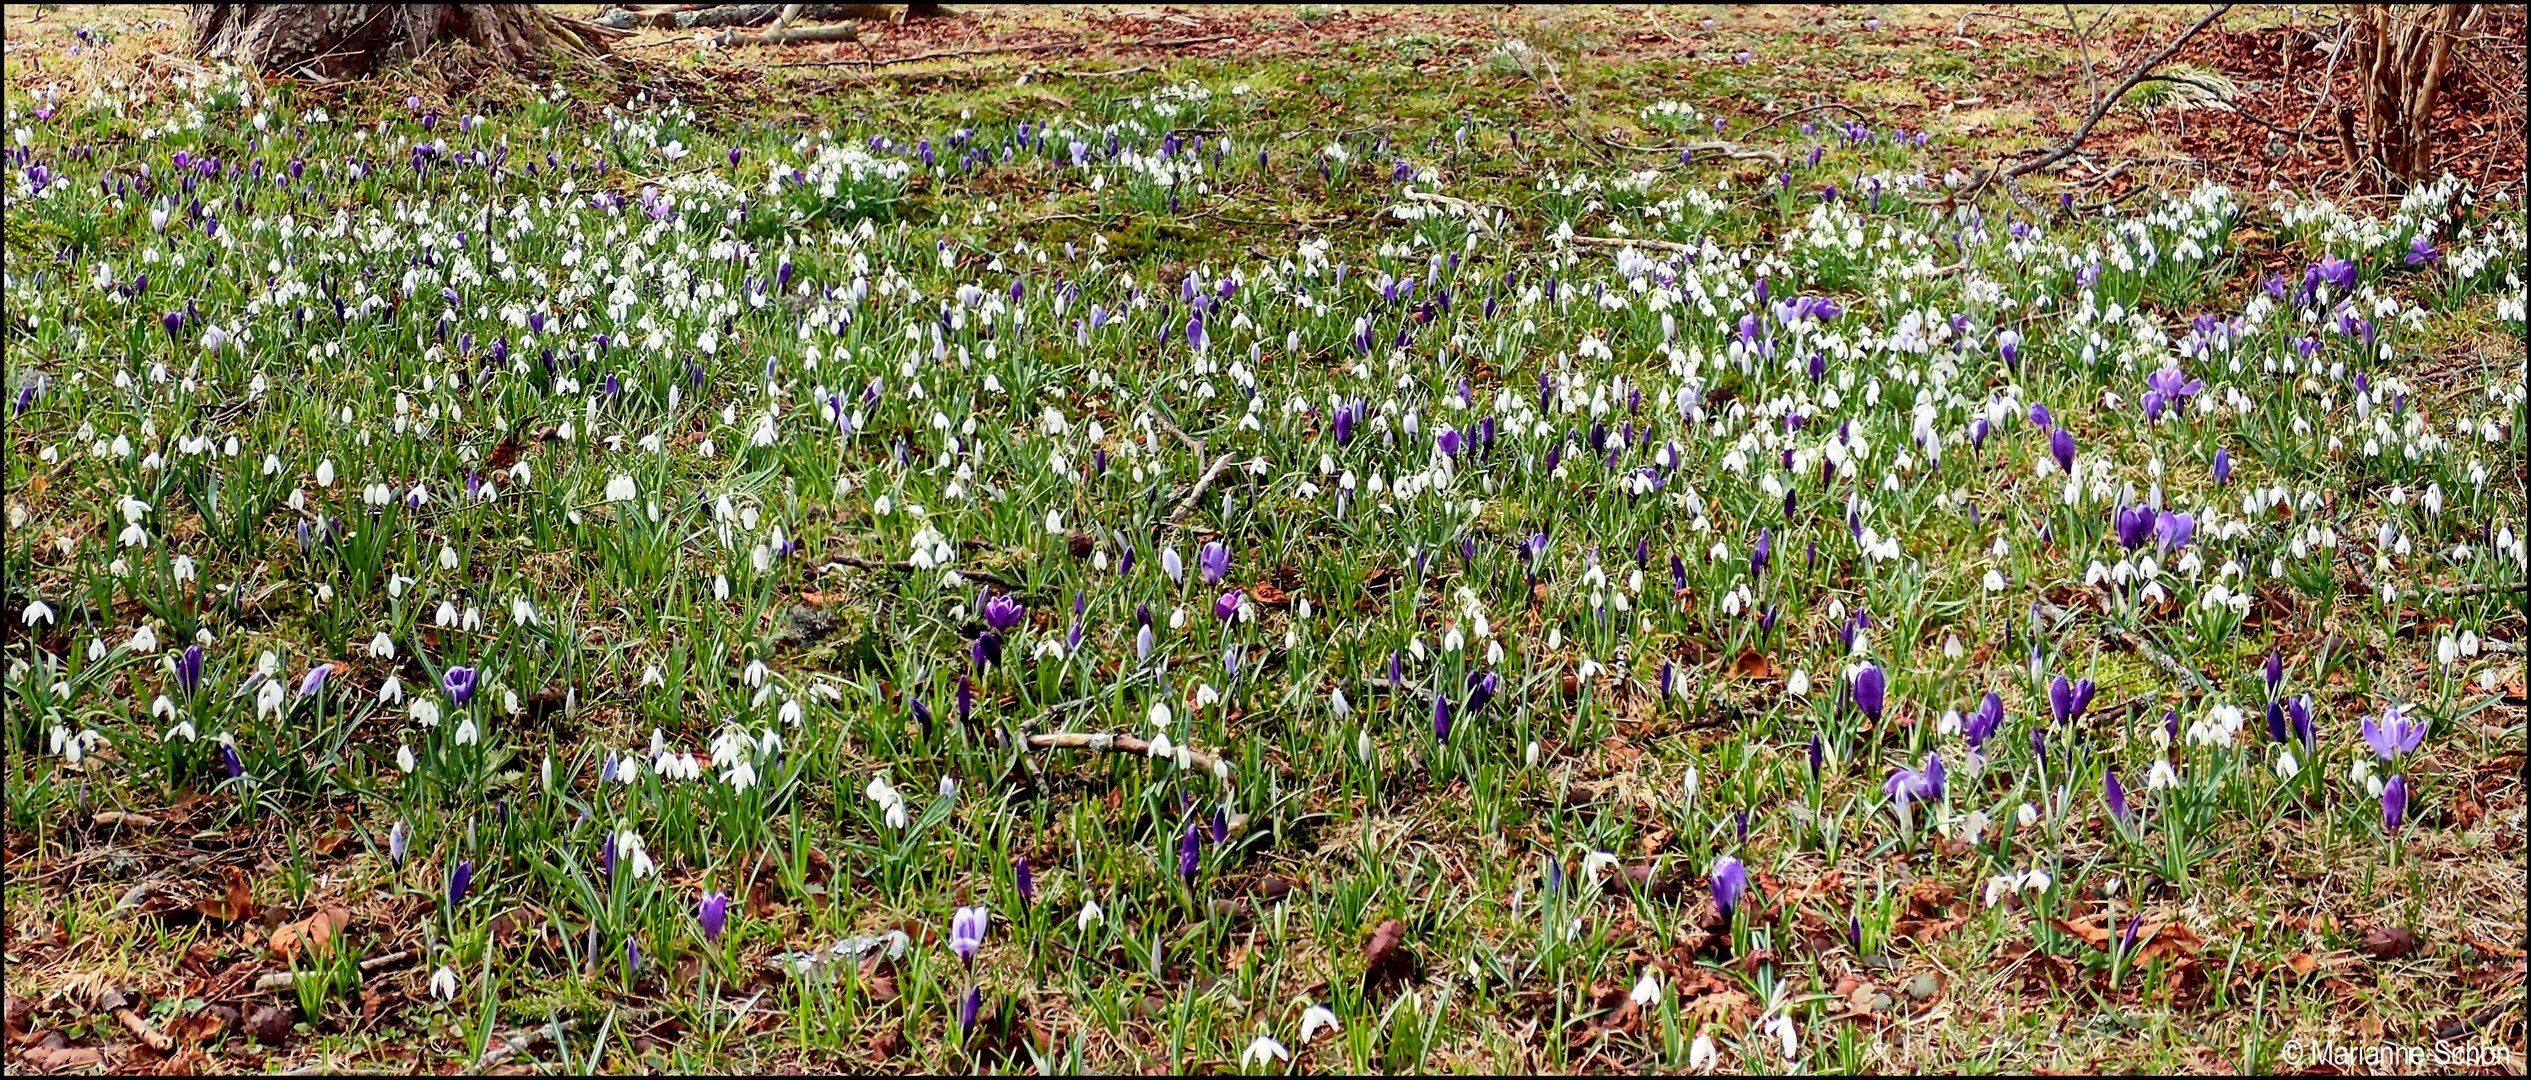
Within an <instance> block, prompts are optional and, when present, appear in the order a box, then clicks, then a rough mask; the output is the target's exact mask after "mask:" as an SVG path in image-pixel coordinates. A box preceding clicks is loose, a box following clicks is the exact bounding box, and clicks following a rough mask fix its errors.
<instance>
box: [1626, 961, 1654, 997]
mask: <svg viewBox="0 0 2531 1080" xmlns="http://www.w3.org/2000/svg"><path fill="white" fill-rule="evenodd" d="M1626 997H1627V998H1628V999H1630V1000H1632V1001H1633V1002H1634V1003H1635V1004H1637V1005H1645V1006H1649V1005H1651V1004H1653V1003H1654V1002H1657V1001H1660V1000H1661V975H1660V973H1659V972H1657V971H1655V970H1653V969H1651V968H1645V969H1643V978H1640V979H1637V980H1635V988H1634V989H1633V990H1631V991H1629V992H1628V993H1627V994H1626Z"/></svg>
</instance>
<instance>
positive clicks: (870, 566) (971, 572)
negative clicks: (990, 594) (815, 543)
mask: <svg viewBox="0 0 2531 1080" xmlns="http://www.w3.org/2000/svg"><path fill="white" fill-rule="evenodd" d="M844 566H849V567H851V568H853V569H855V570H869V571H873V572H879V573H889V574H912V573H917V572H919V571H921V570H922V567H919V566H916V565H914V564H913V563H910V562H884V561H881V560H878V559H864V558H861V557H859V556H857V555H837V556H835V557H834V558H832V559H829V560H827V562H826V565H824V566H821V567H818V572H820V573H824V572H825V571H828V570H833V569H835V568H837V567H844ZM947 569H948V570H950V571H952V572H955V573H956V574H958V575H959V576H960V577H964V578H966V579H968V580H970V581H981V582H983V583H985V584H987V585H991V586H994V587H996V588H998V589H1001V590H1002V591H1004V592H1011V593H1016V592H1019V591H1021V590H1020V587H1019V586H1018V585H1016V584H1013V583H1012V582H1011V581H1010V579H1008V578H1005V577H1002V576H1001V575H999V574H995V573H992V572H991V571H986V570H975V569H970V568H967V567H963V566H951V567H948V568H947Z"/></svg>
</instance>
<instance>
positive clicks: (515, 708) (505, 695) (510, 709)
mask: <svg viewBox="0 0 2531 1080" xmlns="http://www.w3.org/2000/svg"><path fill="white" fill-rule="evenodd" d="M501 711H502V712H505V713H508V714H510V715H512V716H517V715H518V714H519V712H520V708H519V695H518V691H516V690H512V689H510V688H509V687H506V686H504V687H502V688H501Z"/></svg>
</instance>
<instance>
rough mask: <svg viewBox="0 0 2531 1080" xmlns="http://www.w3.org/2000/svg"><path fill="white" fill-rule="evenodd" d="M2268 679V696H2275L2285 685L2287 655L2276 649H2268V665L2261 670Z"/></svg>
mask: <svg viewBox="0 0 2531 1080" xmlns="http://www.w3.org/2000/svg"><path fill="white" fill-rule="evenodd" d="M2260 674H2261V675H2262V676H2264V677H2265V678H2266V679H2267V696H2269V697H2275V696H2276V692H2277V691H2278V690H2280V689H2282V688H2283V687H2284V685H2285V657H2284V655H2283V654H2281V653H2279V652H2277V651H2276V650H2275V649H2272V648H2271V649H2269V650H2267V666H2266V667H2265V668H2264V669H2263V670H2262V671H2261V672H2260Z"/></svg>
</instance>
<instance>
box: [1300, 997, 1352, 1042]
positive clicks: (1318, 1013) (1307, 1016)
mask: <svg viewBox="0 0 2531 1080" xmlns="http://www.w3.org/2000/svg"><path fill="white" fill-rule="evenodd" d="M1320 1028H1325V1029H1327V1030H1328V1031H1333V1032H1341V1031H1343V1030H1344V1027H1343V1026H1342V1025H1340V1024H1338V1023H1336V1014H1335V1013H1334V1012H1332V1011H1329V1010H1328V1008H1327V1007H1326V1006H1324V1005H1312V1006H1310V1007H1309V1008H1306V1009H1303V1010H1301V1039H1300V1041H1301V1045H1303V1046H1308V1045H1309V1043H1310V1040H1312V1039H1315V1038H1317V1037H1318V1030H1319V1029H1320Z"/></svg>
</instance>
